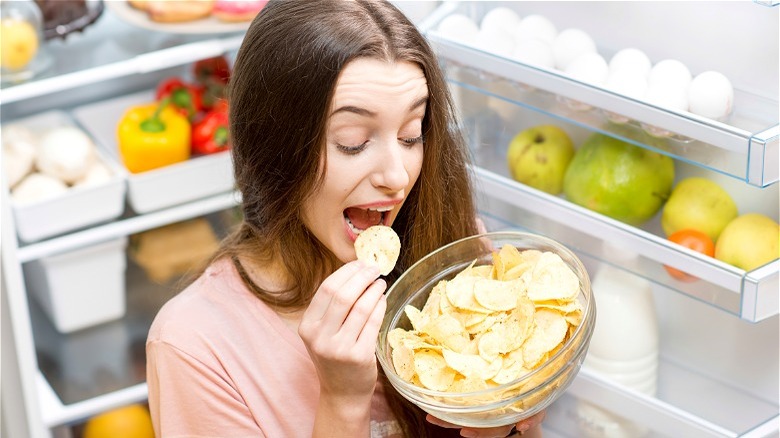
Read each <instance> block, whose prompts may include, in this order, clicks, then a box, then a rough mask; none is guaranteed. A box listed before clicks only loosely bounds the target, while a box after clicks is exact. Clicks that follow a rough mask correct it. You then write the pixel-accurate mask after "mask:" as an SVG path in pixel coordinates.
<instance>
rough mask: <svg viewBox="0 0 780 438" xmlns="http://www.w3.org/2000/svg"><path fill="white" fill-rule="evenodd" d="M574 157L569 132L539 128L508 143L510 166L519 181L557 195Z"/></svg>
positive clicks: (554, 127)
mask: <svg viewBox="0 0 780 438" xmlns="http://www.w3.org/2000/svg"><path fill="white" fill-rule="evenodd" d="M572 156H574V144H573V143H572V141H571V138H569V135H568V134H567V133H566V131H564V130H563V129H561V128H559V127H557V126H555V125H539V126H534V127H532V128H528V129H526V130H524V131H521V132H520V133H519V134H517V135H516V136H515V137H514V138H513V139H512V141H511V142H509V150H508V151H507V163H508V164H509V171H510V172H511V173H512V178H514V179H515V180H516V181H519V182H521V183H523V184H526V185H529V186H531V187H533V188H535V189H539V190H542V191H545V192H547V193H550V194H553V195H557V194H558V193H560V192H561V190H562V189H563V175H564V174H565V173H566V167H567V166H568V165H569V162H570V161H571V158H572Z"/></svg>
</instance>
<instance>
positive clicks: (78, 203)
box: [10, 111, 127, 243]
mask: <svg viewBox="0 0 780 438" xmlns="http://www.w3.org/2000/svg"><path fill="white" fill-rule="evenodd" d="M10 124H14V125H16V124H19V125H22V126H25V127H27V128H29V129H30V130H31V131H33V132H35V133H42V132H45V131H47V130H49V129H52V128H55V127H62V126H74V125H75V122H74V120H73V119H72V118H71V117H70V116H69V115H68V114H67V113H65V112H62V111H47V112H44V113H40V114H36V115H34V116H31V117H27V118H24V119H19V120H15V121H13V122H11V123H10ZM92 140H93V142H94V143H95V147H96V152H97V155H98V158H99V160H100V161H101V162H102V163H103V164H105V165H106V166H108V168H109V170H110V171H111V178H110V179H109V180H108V181H107V182H105V183H102V184H94V185H88V186H81V187H71V188H69V189H68V191H67V192H65V193H63V194H61V195H57V196H56V197H52V198H49V199H43V200H40V201H37V202H30V203H27V202H25V203H18V202H15V201H13V200H12V204H13V207H14V208H13V212H14V218H15V222H16V231H17V233H18V235H19V238H20V239H21V240H23V241H24V242H28V243H30V242H36V241H39V240H42V239H46V238H49V237H52V236H56V235H58V234H62V233H65V232H68V231H73V230H77V229H80V228H83V227H87V226H90V225H94V224H98V223H101V222H106V221H109V220H111V219H115V218H117V217H119V216H121V215H122V213H123V212H124V209H125V192H126V185H125V181H126V179H127V171H126V170H125V169H124V167H122V166H120V165H119V163H117V161H116V159H115V158H114V157H112V156H110V155H109V154H107V153H106V151H105V148H104V146H103V145H101V143H100V141H99V140H97V139H96V138H94V137H93V138H92Z"/></svg>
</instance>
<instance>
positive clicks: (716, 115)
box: [688, 71, 734, 120]
mask: <svg viewBox="0 0 780 438" xmlns="http://www.w3.org/2000/svg"><path fill="white" fill-rule="evenodd" d="M733 104H734V88H733V87H732V85H731V81H729V79H728V78H727V77H726V76H724V75H723V74H721V73H719V72H716V71H705V72H704V73H700V74H699V75H697V76H696V77H695V78H693V80H692V81H691V84H690V85H689V86H688V107H689V108H688V109H689V111H690V112H692V113H694V114H698V115H700V116H704V117H709V118H711V119H715V120H718V119H721V118H723V117H725V116H727V115H728V114H729V113H730V112H731V109H732V106H733Z"/></svg>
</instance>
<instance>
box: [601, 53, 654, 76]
mask: <svg viewBox="0 0 780 438" xmlns="http://www.w3.org/2000/svg"><path fill="white" fill-rule="evenodd" d="M652 66H653V64H652V63H651V62H650V58H648V57H647V55H646V54H645V52H643V51H641V50H639V49H637V48H634V47H629V48H627V49H622V50H619V51H618V52H617V53H615V54H614V55H613V56H612V58H611V59H610V60H609V71H610V72H616V71H619V70H631V71H635V72H637V73H638V74H640V75H643V76H647V74H648V73H650V69H651V68H652Z"/></svg>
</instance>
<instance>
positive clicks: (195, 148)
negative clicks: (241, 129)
mask: <svg viewBox="0 0 780 438" xmlns="http://www.w3.org/2000/svg"><path fill="white" fill-rule="evenodd" d="M228 148H230V136H229V135H228V113H227V108H226V107H225V105H218V108H216V109H214V110H211V111H209V112H207V113H206V115H205V116H203V118H202V119H201V120H200V121H198V122H197V123H195V124H194V125H193V126H192V153H193V154H201V155H204V154H213V153H216V152H221V151H224V150H227V149H228Z"/></svg>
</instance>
